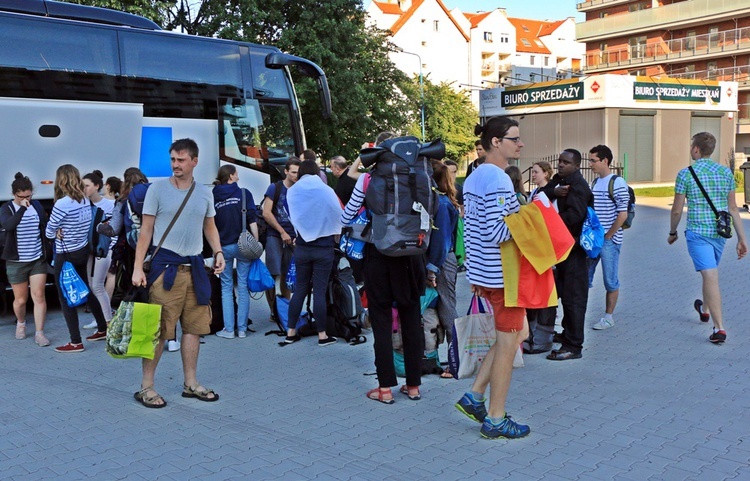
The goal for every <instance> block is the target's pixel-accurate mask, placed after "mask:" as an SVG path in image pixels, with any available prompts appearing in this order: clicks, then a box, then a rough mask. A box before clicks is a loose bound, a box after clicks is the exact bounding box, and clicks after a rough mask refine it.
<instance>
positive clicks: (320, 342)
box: [318, 336, 338, 346]
mask: <svg viewBox="0 0 750 481" xmlns="http://www.w3.org/2000/svg"><path fill="white" fill-rule="evenodd" d="M336 341H338V339H336V338H335V337H333V336H328V337H327V338H326V339H318V346H330V345H331V344H335V343H336Z"/></svg>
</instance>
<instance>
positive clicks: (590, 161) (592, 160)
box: [589, 159, 601, 164]
mask: <svg viewBox="0 0 750 481" xmlns="http://www.w3.org/2000/svg"><path fill="white" fill-rule="evenodd" d="M597 162H601V159H589V164H596V163H597Z"/></svg>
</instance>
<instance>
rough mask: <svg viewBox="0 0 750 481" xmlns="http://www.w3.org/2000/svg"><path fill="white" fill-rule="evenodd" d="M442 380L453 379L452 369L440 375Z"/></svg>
mask: <svg viewBox="0 0 750 481" xmlns="http://www.w3.org/2000/svg"><path fill="white" fill-rule="evenodd" d="M440 378H441V379H453V374H451V371H450V369H446V370H445V371H443V372H441V373H440Z"/></svg>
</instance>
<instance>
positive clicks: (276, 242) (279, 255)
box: [266, 235, 294, 277]
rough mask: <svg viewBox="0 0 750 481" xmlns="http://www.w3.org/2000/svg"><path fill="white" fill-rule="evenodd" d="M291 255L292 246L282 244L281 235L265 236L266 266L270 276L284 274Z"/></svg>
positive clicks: (292, 252)
mask: <svg viewBox="0 0 750 481" xmlns="http://www.w3.org/2000/svg"><path fill="white" fill-rule="evenodd" d="M293 255H294V246H293V245H291V246H289V245H286V244H284V242H283V241H282V240H281V237H276V236H270V235H269V236H268V237H267V238H266V267H268V271H269V272H270V273H271V275H272V276H274V277H275V276H278V275H284V276H286V273H287V271H288V270H289V264H291V262H292V256H293Z"/></svg>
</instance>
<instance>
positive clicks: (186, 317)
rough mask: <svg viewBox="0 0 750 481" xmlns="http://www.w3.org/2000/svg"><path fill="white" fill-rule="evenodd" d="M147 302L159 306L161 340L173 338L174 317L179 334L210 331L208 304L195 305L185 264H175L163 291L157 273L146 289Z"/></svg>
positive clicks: (175, 328)
mask: <svg viewBox="0 0 750 481" xmlns="http://www.w3.org/2000/svg"><path fill="white" fill-rule="evenodd" d="M149 302H150V303H152V304H160V305H161V336H160V338H161V339H164V340H168V339H175V337H176V335H177V334H176V333H177V321H178V320H179V321H180V324H181V325H182V333H183V334H195V335H198V336H202V335H205V334H210V333H211V306H210V305H206V306H201V305H199V304H198V299H197V298H196V297H195V291H194V290H193V277H192V275H191V273H190V268H189V266H179V268H178V270H177V276H176V278H175V280H174V285H173V286H172V289H171V290H169V291H166V290H164V274H162V275H160V276H159V278H158V279H156V280H155V281H154V283H153V285H152V286H151V289H150V290H149Z"/></svg>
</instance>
